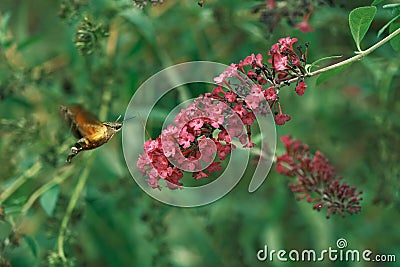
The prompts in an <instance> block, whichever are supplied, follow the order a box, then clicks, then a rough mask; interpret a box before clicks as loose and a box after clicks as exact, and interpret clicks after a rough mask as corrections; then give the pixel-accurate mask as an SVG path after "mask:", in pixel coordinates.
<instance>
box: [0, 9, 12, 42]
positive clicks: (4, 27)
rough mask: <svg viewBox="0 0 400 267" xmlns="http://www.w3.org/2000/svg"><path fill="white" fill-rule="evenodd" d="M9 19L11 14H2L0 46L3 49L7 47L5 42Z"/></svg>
mask: <svg viewBox="0 0 400 267" xmlns="http://www.w3.org/2000/svg"><path fill="white" fill-rule="evenodd" d="M10 17H11V14H10V13H8V12H7V13H4V14H3V16H2V17H1V20H0V44H1V45H2V46H4V47H5V48H7V47H8V44H6V41H7V28H8V22H9V21H10Z"/></svg>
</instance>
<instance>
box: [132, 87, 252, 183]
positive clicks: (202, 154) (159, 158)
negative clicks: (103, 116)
mask: <svg viewBox="0 0 400 267" xmlns="http://www.w3.org/2000/svg"><path fill="white" fill-rule="evenodd" d="M222 93H223V94H224V95H225V96H224V97H222V96H221V94H222ZM218 99H221V100H224V101H221V100H218ZM230 101H231V102H230ZM227 103H229V105H228V104H227ZM232 103H235V104H232ZM232 107H233V108H232ZM253 122H254V114H253V113H251V112H249V111H248V110H247V109H246V108H244V107H243V104H242V103H239V102H238V100H237V98H235V99H234V98H232V96H231V95H230V94H228V93H226V92H224V91H223V90H222V88H221V87H220V86H218V87H215V88H214V90H213V92H212V93H207V94H206V95H205V96H200V97H198V98H196V99H195V101H194V102H193V103H191V104H190V105H189V106H188V107H187V108H185V109H182V110H181V111H180V113H179V114H178V115H177V116H176V117H175V119H174V123H175V125H168V127H167V128H166V129H164V130H163V131H162V133H161V135H160V136H159V137H158V138H156V139H155V140H148V141H146V143H145V144H144V147H143V150H144V151H145V153H144V154H142V155H141V156H140V157H139V160H138V162H137V167H138V168H139V170H140V171H141V173H142V174H143V175H145V176H147V177H149V178H148V180H147V182H148V183H149V185H150V186H151V187H153V188H159V189H161V187H160V186H159V180H160V179H163V180H165V181H166V182H167V185H168V187H169V188H170V189H176V188H179V187H180V186H181V185H182V183H180V181H179V180H180V179H181V178H182V177H183V171H184V170H186V171H191V172H192V173H193V174H192V176H193V177H194V178H195V179H196V180H198V179H201V178H206V177H208V176H209V174H210V173H213V172H217V171H219V170H221V162H220V161H217V160H215V155H217V156H218V159H219V160H224V159H226V157H227V156H229V154H230V153H231V151H232V148H234V145H233V144H232V143H231V142H232V139H233V138H238V140H239V141H240V142H241V143H242V144H243V145H245V146H248V147H251V146H253V143H252V142H251V139H250V137H249V135H248V134H247V133H246V132H245V131H244V129H245V127H244V125H248V126H249V125H251V124H252V123H253ZM215 131H217V132H218V134H217V135H215V137H214V132H215ZM204 166H206V167H204Z"/></svg>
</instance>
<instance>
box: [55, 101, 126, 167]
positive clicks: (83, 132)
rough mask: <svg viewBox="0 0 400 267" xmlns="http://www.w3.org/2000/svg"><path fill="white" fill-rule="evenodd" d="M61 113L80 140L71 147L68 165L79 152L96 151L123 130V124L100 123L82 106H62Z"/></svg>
mask: <svg viewBox="0 0 400 267" xmlns="http://www.w3.org/2000/svg"><path fill="white" fill-rule="evenodd" d="M60 111H61V113H62V115H63V116H64V118H65V120H66V121H67V123H68V125H69V126H70V128H71V131H72V133H73V134H74V136H75V137H76V138H79V140H78V141H77V142H76V143H75V145H74V146H73V147H71V153H70V154H69V155H68V157H67V162H68V163H70V162H71V160H72V158H73V157H75V156H76V155H77V154H78V153H79V152H81V151H83V150H90V149H94V148H97V147H99V146H101V145H103V144H105V143H107V142H108V141H109V140H110V139H111V138H112V137H113V136H114V134H115V133H117V132H118V131H120V130H121V129H122V123H119V122H100V121H99V120H98V119H96V117H95V116H93V115H92V114H91V113H90V112H88V111H86V110H85V109H84V108H83V107H82V106H80V105H73V106H70V107H65V106H61V107H60Z"/></svg>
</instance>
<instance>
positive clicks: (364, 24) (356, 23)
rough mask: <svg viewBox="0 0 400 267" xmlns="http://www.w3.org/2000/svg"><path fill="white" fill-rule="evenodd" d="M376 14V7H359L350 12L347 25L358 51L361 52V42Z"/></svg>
mask: <svg viewBox="0 0 400 267" xmlns="http://www.w3.org/2000/svg"><path fill="white" fill-rule="evenodd" d="M375 14H376V7H374V6H369V7H359V8H356V9H354V10H352V11H351V12H350V15H349V25H350V31H351V34H352V35H353V39H354V41H355V42H356V46H357V49H358V51H361V47H360V44H361V41H362V39H363V38H364V36H365V34H366V33H367V31H368V29H369V26H370V25H371V23H372V20H373V19H374V17H375Z"/></svg>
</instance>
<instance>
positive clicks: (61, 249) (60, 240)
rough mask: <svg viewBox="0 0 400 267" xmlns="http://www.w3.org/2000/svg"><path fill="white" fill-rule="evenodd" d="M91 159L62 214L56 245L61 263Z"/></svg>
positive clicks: (90, 166) (64, 259)
mask: <svg viewBox="0 0 400 267" xmlns="http://www.w3.org/2000/svg"><path fill="white" fill-rule="evenodd" d="M93 159H94V158H93V157H89V159H88V162H87V164H86V166H85V168H84V170H83V171H82V174H81V175H80V176H79V179H78V183H77V184H76V186H75V190H74V193H73V194H72V196H71V199H70V201H69V203H68V207H67V210H66V212H65V214H64V217H63V219H62V222H61V227H60V233H59V235H58V240H57V245H58V255H59V257H60V258H61V260H62V261H63V262H66V261H67V259H66V257H65V253H64V239H65V233H66V230H67V226H68V222H69V219H70V217H71V214H72V211H73V210H74V208H75V205H76V203H77V202H78V199H79V196H80V195H81V192H82V190H83V188H84V187H85V184H86V180H87V178H88V177H89V173H90V170H91V168H92V165H93Z"/></svg>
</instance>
